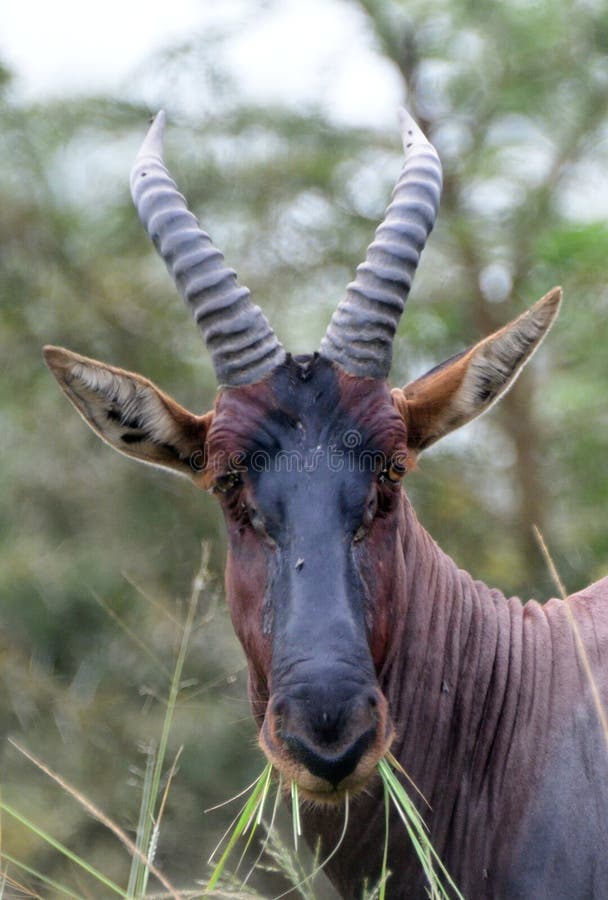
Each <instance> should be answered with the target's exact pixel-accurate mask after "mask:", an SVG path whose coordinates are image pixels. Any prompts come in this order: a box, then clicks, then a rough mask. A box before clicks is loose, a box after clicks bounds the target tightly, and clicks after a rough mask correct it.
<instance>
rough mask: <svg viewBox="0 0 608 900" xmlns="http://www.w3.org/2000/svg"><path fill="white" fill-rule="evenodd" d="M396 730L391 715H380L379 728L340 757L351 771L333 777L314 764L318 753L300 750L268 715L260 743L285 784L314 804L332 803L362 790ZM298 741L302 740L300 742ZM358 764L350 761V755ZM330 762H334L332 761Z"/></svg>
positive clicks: (390, 742)
mask: <svg viewBox="0 0 608 900" xmlns="http://www.w3.org/2000/svg"><path fill="white" fill-rule="evenodd" d="M394 736H395V732H394V729H393V725H392V723H391V721H390V718H389V716H388V714H387V713H386V711H385V714H384V715H381V716H380V717H379V721H378V725H377V727H376V728H375V729H374V730H373V731H371V732H366V733H365V734H363V735H362V736H361V738H360V739H359V740H358V741H357V742H355V744H354V745H353V746H352V748H351V749H350V750H349V752H347V753H346V754H342V755H341V760H346V769H348V773H347V774H345V775H344V777H340V778H336V777H333V778H330V777H327V776H324V775H323V774H322V771H323V767H319V765H318V764H315V761H314V759H315V757H316V754H315V753H314V751H309V750H308V748H306V749H304V750H303V749H302V747H301V746H300V747H299V748H298V749H297V750H296V749H295V748H294V741H293V740H292V739H290V738H289V737H288V738H285V737H283V736H282V734H281V728H280V722H278V721H277V720H276V718H274V717H273V716H272V715H269V714H267V715H266V717H265V719H264V723H263V725H262V729H261V731H260V735H259V743H260V746H261V748H262V750H263V752H264V754H265V756H266V758H267V759H268V761H269V762H270V763H271V764H272V766H273V767H274V768H275V770H276V771H277V772H278V773H279V774H280V775H281V776H282V778H283V781H284V783H285V785H286V786H289V785H291V784H292V783H295V784H296V785H297V787H298V790H299V792H300V795H301V797H302V799H304V800H308V801H310V802H312V803H313V804H315V805H322V806H333V805H337V804H341V803H343V802H344V799H345V797H346V795H347V794H348V796H349V797H350V798H352V797H354V796H356V795H357V794H359V793H361V792H363V791H364V790H365V789H366V788H367V786H368V785H369V783H370V781H371V780H372V779H373V778H374V777H375V775H376V773H377V767H378V763H379V762H380V760H381V759H383V758H384V757H385V756H386V754H387V753H388V751H389V750H390V747H391V744H392V742H393V739H394ZM298 743H299V742H298ZM351 753H352V755H353V757H356V760H357V761H356V763H355V762H353V763H352V765H349V764H348V756H349V754H351ZM330 764H331V763H330Z"/></svg>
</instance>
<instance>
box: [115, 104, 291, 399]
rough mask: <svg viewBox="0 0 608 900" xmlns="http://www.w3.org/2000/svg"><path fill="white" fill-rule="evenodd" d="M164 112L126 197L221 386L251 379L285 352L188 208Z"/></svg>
mask: <svg viewBox="0 0 608 900" xmlns="http://www.w3.org/2000/svg"><path fill="white" fill-rule="evenodd" d="M164 125H165V114H164V113H163V112H162V111H161V112H159V113H158V115H157V116H156V118H155V119H154V121H153V123H152V125H151V126H150V129H149V131H148V134H147V136H146V138H145V140H144V142H143V144H142V146H141V149H140V151H139V153H138V155H137V158H136V160H135V164H134V166H133V170H132V172H131V196H132V197H133V202H134V203H135V207H136V209H137V212H138V215H139V218H140V219H141V221H142V223H143V225H144V227H145V229H146V231H147V232H148V234H149V235H150V237H151V238H152V241H153V242H154V246H155V247H156V249H157V250H158V252H159V254H160V256H161V257H162V258H163V260H164V261H165V263H166V265H167V268H168V270H169V272H170V273H171V276H172V277H173V280H174V281H175V283H176V285H177V287H178V289H179V292H180V293H181V295H182V297H183V298H184V300H185V301H186V303H187V304H188V306H189V307H190V309H191V310H192V314H193V315H194V318H195V319H196V322H197V324H198V326H199V328H200V329H201V332H202V334H203V338H204V340H205V344H206V345H207V347H208V348H209V351H210V353H211V358H212V361H213V367H214V369H215V374H216V376H217V380H218V382H219V384H220V385H226V386H229V387H234V386H236V385H243V384H254V383H256V382H258V381H261V380H262V379H263V378H265V377H266V376H267V375H269V374H270V373H271V372H272V371H273V369H275V368H276V366H278V365H279V364H280V363H281V362H283V360H284V359H285V351H284V350H283V347H282V346H281V344H280V343H279V341H278V340H277V337H276V335H275V333H274V331H273V330H272V328H271V327H270V325H269V323H268V320H267V319H266V317H265V316H264V315H263V313H262V311H261V309H260V308H259V307H258V306H255V305H254V304H253V303H252V302H251V295H250V293H249V290H248V288H246V287H242V286H241V285H239V284H238V282H237V280H236V273H235V272H234V270H233V269H229V268H227V267H226V265H225V263H224V257H223V255H222V254H221V253H220V251H219V250H218V249H217V248H216V247H214V246H213V244H212V242H211V238H210V237H209V235H208V234H206V233H205V232H204V231H203V230H202V229H201V228H200V226H199V224H198V222H197V220H196V218H195V217H194V216H193V215H192V213H191V212H190V211H189V210H188V208H187V206H186V201H185V200H184V198H183V197H182V195H181V194H180V193H179V191H178V189H177V186H176V184H175V182H174V181H173V179H172V178H171V176H170V174H169V172H168V170H167V168H166V166H165V164H164V162H163V131H164Z"/></svg>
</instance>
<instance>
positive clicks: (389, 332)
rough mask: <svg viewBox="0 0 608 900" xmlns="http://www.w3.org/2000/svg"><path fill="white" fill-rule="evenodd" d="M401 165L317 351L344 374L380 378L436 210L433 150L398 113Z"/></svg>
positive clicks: (406, 115) (383, 375)
mask: <svg viewBox="0 0 608 900" xmlns="http://www.w3.org/2000/svg"><path fill="white" fill-rule="evenodd" d="M399 118H400V123H401V132H402V137H403V148H404V150H405V165H404V167H403V170H402V172H401V175H400V177H399V181H398V182H397V185H396V187H395V190H394V191H393V195H392V199H391V203H390V205H389V207H388V209H387V210H386V214H385V217H384V221H383V222H382V224H381V225H380V226H379V227H378V229H377V230H376V235H375V237H374V241H373V243H372V244H370V246H369V247H368V249H367V256H366V258H365V262H364V263H362V264H361V265H360V266H359V267H358V269H357V274H356V276H355V280H354V281H352V282H351V283H350V284H349V285H348V288H347V289H346V297H345V298H344V299H343V300H341V301H340V303H339V304H338V308H337V309H336V311H335V312H334V314H333V316H332V319H331V322H330V323H329V327H328V329H327V332H326V334H325V337H324V338H323V340H322V341H321V346H320V352H321V353H322V355H323V356H325V357H327V358H328V359H330V360H332V362H335V363H337V364H338V365H339V366H341V367H342V368H343V369H344V370H345V371H346V372H348V373H349V374H350V375H358V376H360V377H367V378H375V379H384V378H386V377H387V375H388V373H389V369H390V366H391V358H392V345H393V338H394V336H395V330H396V328H397V325H398V323H399V319H400V317H401V313H402V312H403V308H404V306H405V301H406V300H407V295H408V294H409V291H410V287H411V284H412V279H413V277H414V272H415V271H416V266H417V265H418V260H419V259H420V254H421V253H422V251H423V249H424V245H425V243H426V240H427V238H428V236H429V233H430V231H431V229H432V228H433V225H434V224H435V219H436V218H437V211H438V208H439V197H440V194H441V163H440V161H439V157H438V155H437V151H436V150H435V148H434V147H433V145H432V144H430V143H429V142H428V140H427V139H426V137H425V136H424V134H423V133H422V131H421V130H420V128H419V127H418V125H417V124H416V123H415V122H414V120H413V119H412V117H411V116H410V115H409V113H407V112H406V111H405V110H404V109H401V110H399Z"/></svg>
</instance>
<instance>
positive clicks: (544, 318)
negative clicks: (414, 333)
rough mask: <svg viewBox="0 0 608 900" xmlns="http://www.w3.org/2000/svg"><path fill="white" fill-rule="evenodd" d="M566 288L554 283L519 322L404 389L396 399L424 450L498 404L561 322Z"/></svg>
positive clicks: (414, 445) (415, 444)
mask: <svg viewBox="0 0 608 900" xmlns="http://www.w3.org/2000/svg"><path fill="white" fill-rule="evenodd" d="M560 302H561V289H560V288H554V289H553V290H552V291H550V292H549V293H548V294H546V295H545V296H544V297H543V298H542V299H541V300H539V301H538V303H536V304H535V305H534V306H533V307H531V309H529V310H527V311H526V312H525V313H523V314H522V315H521V316H519V317H518V318H517V319H515V320H514V321H513V322H510V323H509V324H508V325H505V326H504V328H501V329H500V331H496V332H495V333H494V334H492V335H490V336H489V337H487V338H485V340H483V341H480V342H479V343H478V344H475V346H474V347H471V348H470V349H469V350H465V351H464V352H463V353H459V354H458V355H456V356H453V357H451V359H449V360H447V361H446V362H444V363H442V364H441V365H440V366H436V367H435V368H434V369H431V370H430V372H427V373H426V375H423V376H422V377H421V378H417V379H416V380H415V381H412V382H410V384H407V385H406V386H405V387H404V388H402V389H401V390H393V391H392V398H393V403H394V404H395V406H396V407H397V409H398V410H399V412H400V414H401V416H402V418H403V420H404V422H405V423H406V426H407V431H408V447H409V448H410V449H411V450H412V451H413V452H419V451H420V450H424V449H425V448H426V447H430V445H431V444H433V443H435V441H437V440H439V438H441V437H443V436H444V435H445V434H448V433H449V432H450V431H454V429H456V428H459V427H460V426H461V425H464V424H466V423H467V422H470V421H471V419H474V418H476V417H477V416H479V415H481V413H483V412H485V411H486V410H487V409H489V408H490V406H492V404H493V403H495V402H496V401H497V400H498V399H499V398H500V397H502V396H503V395H504V394H505V393H506V391H508V389H509V388H510V387H511V385H512V384H513V383H514V381H515V379H516V378H517V376H518V375H519V373H520V372H521V370H522V369H523V367H524V366H525V364H526V363H527V362H528V360H529V359H530V358H531V356H532V354H533V353H534V351H535V350H536V349H537V348H538V347H539V346H540V343H541V341H542V340H543V338H544V337H545V335H546V334H547V332H548V331H549V328H550V327H551V325H552V324H553V322H554V321H555V318H556V316H557V313H558V311H559V306H560Z"/></svg>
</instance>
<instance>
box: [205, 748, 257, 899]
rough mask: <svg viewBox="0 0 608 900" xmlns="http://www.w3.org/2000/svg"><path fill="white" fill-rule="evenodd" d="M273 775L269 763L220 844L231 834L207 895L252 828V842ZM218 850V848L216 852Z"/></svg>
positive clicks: (206, 889) (208, 887) (210, 882)
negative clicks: (236, 848)
mask: <svg viewBox="0 0 608 900" xmlns="http://www.w3.org/2000/svg"><path fill="white" fill-rule="evenodd" d="M271 773H272V764H271V763H268V764H267V765H266V766H265V767H264V769H263V771H262V773H261V775H260V777H259V778H258V779H257V780H256V782H255V784H254V786H253V789H252V791H251V794H250V796H249V799H248V800H247V801H246V803H245V804H244V806H243V808H242V809H241V812H240V813H239V815H238V817H237V818H236V819H235V821H234V822H233V823H232V825H231V826H230V828H229V829H228V831H227V832H226V834H225V835H224V837H223V838H222V840H221V841H220V843H219V844H218V847H219V846H221V844H222V843H223V841H224V840H225V838H226V837H227V835H228V834H230V837H229V839H228V843H227V844H226V847H225V849H224V852H223V853H222V855H221V857H220V859H219V861H218V863H217V864H216V866H215V868H214V870H213V872H212V873H211V878H210V879H209V881H208V883H207V887H206V888H205V894H208V893H209V892H210V891H211V890H213V888H214V887H215V886H216V885H217V883H218V881H219V879H220V877H221V875H222V872H223V871H224V867H225V865H226V863H227V861H228V857H229V856H230V854H231V853H232V851H233V849H234V847H235V845H236V843H237V841H238V839H239V838H240V837H241V835H243V834H245V833H246V832H247V831H248V829H249V828H251V835H250V837H249V841H251V840H252V838H253V834H254V833H255V830H256V828H257V826H258V824H259V821H261V819H262V814H263V810H264V804H265V802H266V798H267V796H268V792H269V790H270V784H271V777H270V776H271ZM217 849H218V848H217V847H216V850H217ZM216 850H214V851H213V853H212V854H211V859H213V856H214V855H215V852H216Z"/></svg>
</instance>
